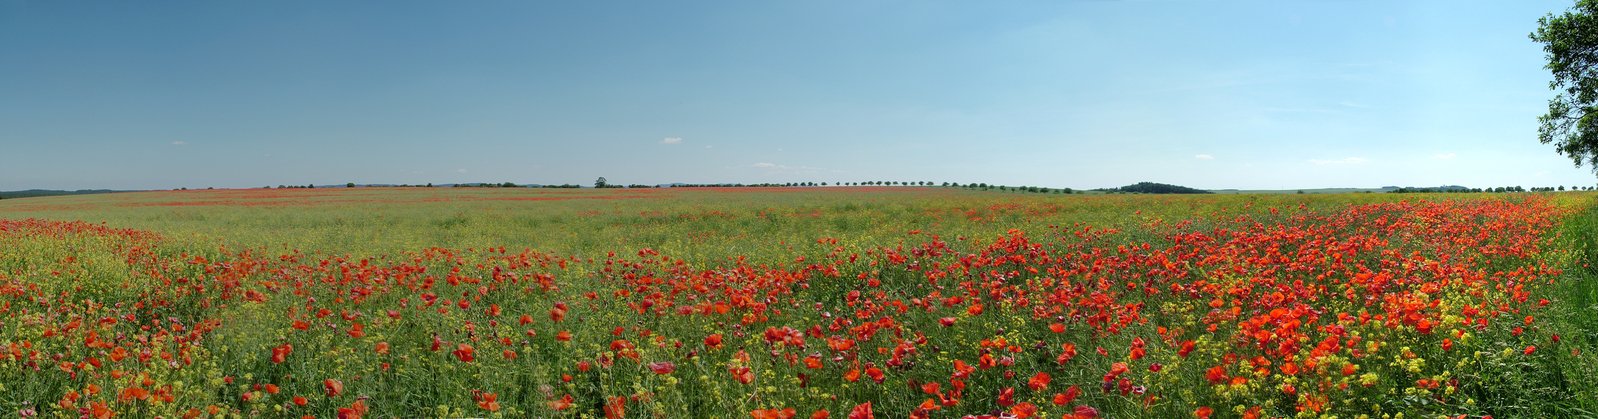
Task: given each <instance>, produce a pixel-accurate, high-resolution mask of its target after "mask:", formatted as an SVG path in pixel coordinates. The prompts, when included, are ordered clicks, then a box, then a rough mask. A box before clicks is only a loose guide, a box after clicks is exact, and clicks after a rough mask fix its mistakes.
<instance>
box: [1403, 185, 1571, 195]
mask: <svg viewBox="0 0 1598 419" xmlns="http://www.w3.org/2000/svg"><path fill="white" fill-rule="evenodd" d="M1593 189H1594V188H1593V187H1592V186H1571V187H1570V189H1565V186H1564V185H1560V186H1544V187H1533V188H1531V189H1526V188H1522V187H1519V186H1498V187H1493V188H1465V187H1451V188H1398V189H1393V190H1390V191H1387V192H1388V193H1505V192H1527V191H1530V192H1564V191H1566V190H1570V191H1590V190H1593Z"/></svg>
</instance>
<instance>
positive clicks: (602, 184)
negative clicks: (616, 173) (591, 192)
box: [594, 176, 610, 188]
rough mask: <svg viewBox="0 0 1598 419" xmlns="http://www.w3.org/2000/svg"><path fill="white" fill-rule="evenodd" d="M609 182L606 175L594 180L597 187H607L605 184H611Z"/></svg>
mask: <svg viewBox="0 0 1598 419" xmlns="http://www.w3.org/2000/svg"><path fill="white" fill-rule="evenodd" d="M609 184H610V183H609V182H607V181H605V177H604V176H600V177H599V179H596V180H594V187H595V188H603V187H605V185H609Z"/></svg>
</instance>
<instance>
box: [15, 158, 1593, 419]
mask: <svg viewBox="0 0 1598 419" xmlns="http://www.w3.org/2000/svg"><path fill="white" fill-rule="evenodd" d="M796 189H797V190H757V189H750V190H730V191H706V190H684V191H670V190H637V191H634V190H615V191H592V190H581V191H536V190H493V191H487V190H444V188H438V189H431V188H407V189H401V188H393V189H391V190H382V189H377V188H373V189H370V190H367V189H363V188H356V189H352V190H287V191H285V190H233V191H182V192H177V191H174V192H150V193H127V194H110V195H101V196H73V197H52V198H30V199H18V200H6V201H0V409H4V411H3V412H0V414H4V415H8V416H9V415H13V414H14V415H18V416H21V417H50V418H56V417H95V418H105V417H166V418H195V417H317V418H334V417H339V418H349V417H385V418H386V417H407V418H409V417H513V418H519V417H540V418H544V417H607V418H618V417H633V418H679V417H721V418H745V417H749V418H756V419H760V418H829V417H830V418H851V419H853V418H872V417H880V418H899V417H913V418H962V417H1007V418H1034V417H1037V418H1092V417H1116V418H1119V417H1198V418H1209V417H1214V418H1222V417H1249V418H1265V417H1272V418H1274V417H1345V418H1352V417H1372V418H1392V417H1450V418H1453V417H1465V418H1478V417H1488V416H1491V417H1551V416H1584V415H1593V414H1594V412H1598V410H1593V409H1594V408H1595V406H1598V402H1595V399H1598V395H1595V394H1594V391H1593V390H1592V383H1594V382H1595V381H1593V380H1594V379H1598V372H1595V368H1598V367H1595V364H1598V362H1595V361H1598V360H1595V359H1593V357H1594V354H1591V353H1589V352H1590V347H1591V344H1592V342H1594V341H1595V336H1598V329H1595V328H1594V325H1595V321H1594V319H1595V317H1594V316H1595V315H1594V314H1592V310H1591V309H1590V308H1591V307H1593V305H1594V304H1595V303H1598V301H1595V299H1598V294H1595V292H1594V291H1593V289H1592V288H1593V287H1592V282H1591V281H1593V278H1594V276H1593V270H1592V268H1591V267H1590V266H1589V264H1588V260H1589V256H1590V255H1591V254H1590V253H1589V252H1592V251H1594V250H1592V249H1598V239H1594V238H1593V235H1594V231H1595V229H1598V210H1595V209H1594V207H1593V203H1594V202H1593V195H1589V194H1579V193H1569V194H1563V193H1562V194H1552V193H1550V194H1512V195H1471V194H1448V195H1405V196H1398V195H1386V194H1345V195H1308V196H1306V195H1276V196H1247V195H1229V196H1187V197H1172V196H1121V195H1116V196H1082V195H1060V196H1033V195H1025V194H1018V193H1002V192H982V191H963V190H954V189H943V188H878V189H871V188H796Z"/></svg>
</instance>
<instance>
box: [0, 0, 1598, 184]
mask: <svg viewBox="0 0 1598 419" xmlns="http://www.w3.org/2000/svg"><path fill="white" fill-rule="evenodd" d="M1570 4H1571V2H1570V1H1568V0H1564V1H1542V0H1538V1H1526V0H1514V1H1510V0H1504V1H1480V2H1476V1H1472V2H1464V3H1460V2H1453V1H1402V2H1394V1H1377V0H1351V1H1197V0H1171V1H1038V2H1024V1H1011V2H997V3H995V2H979V1H920V0H914V1H870V0H868V1H855V0H850V1H792V2H765V1H741V0H740V1H724V2H666V1H639V2H619V1H469V2H444V1H437V2H404V1H399V2H391V1H384V2H354V1H341V2H325V1H271V2H237V1H194V2H164V1H158V2H130V1H99V2H89V1H21V0H0V190H16V189H28V188H51V189H80V188H112V189H146V188H150V189H162V188H176V187H189V188H200V187H218V188H222V187H259V186H267V185H279V184H300V185H303V184H308V183H315V184H331V183H338V184H341V183H344V182H357V183H427V182H433V183H454V182H479V181H481V182H506V181H509V182H516V183H578V184H591V183H592V182H593V180H594V179H595V178H596V177H599V176H605V177H607V178H608V179H609V180H610V181H611V182H613V183H648V184H654V183H667V182H692V183H699V182H743V183H755V182H789V181H814V182H838V181H844V182H853V181H870V180H898V181H921V180H926V181H933V182H961V183H967V182H985V183H992V184H1007V185H1035V186H1049V187H1073V188H1097V187H1109V186H1120V185H1124V184H1129V183H1133V182H1138V181H1155V182H1165V183H1175V184H1181V185H1186V186H1192V187H1199V188H1209V189H1222V188H1237V189H1297V188H1320V187H1378V186H1383V185H1407V186H1434V185H1442V184H1460V185H1466V186H1473V187H1492V186H1512V185H1521V186H1525V187H1533V186H1554V185H1592V184H1594V183H1595V177H1594V175H1593V173H1592V172H1591V171H1590V170H1589V168H1576V167H1574V166H1573V164H1572V162H1571V161H1570V160H1569V159H1567V158H1565V157H1563V156H1560V155H1558V154H1556V153H1555V151H1554V148H1553V146H1552V145H1544V144H1540V143H1538V142H1537V140H1536V128H1537V127H1536V117H1537V116H1538V115H1539V114H1540V113H1541V111H1543V110H1544V108H1545V106H1546V102H1547V100H1548V99H1549V98H1550V97H1552V95H1553V93H1552V92H1551V91H1549V90H1548V85H1547V83H1548V81H1549V80H1550V79H1551V77H1550V76H1549V74H1548V72H1547V71H1546V70H1544V69H1543V68H1542V66H1543V64H1544V59H1543V54H1542V51H1541V49H1540V45H1538V44H1536V43H1534V42H1532V41H1530V40H1529V39H1527V37H1526V35H1527V33H1529V32H1531V31H1532V29H1533V28H1535V26H1536V21H1537V18H1538V17H1540V16H1542V15H1544V14H1546V13H1549V12H1554V11H1562V10H1564V9H1566V8H1567V7H1569V5H1570Z"/></svg>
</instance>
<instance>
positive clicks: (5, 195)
mask: <svg viewBox="0 0 1598 419" xmlns="http://www.w3.org/2000/svg"><path fill="white" fill-rule="evenodd" d="M111 192H118V191H113V190H110V189H79V190H75V191H58V190H51V189H29V190H26V191H10V192H0V199H12V198H34V197H40V196H58V195H88V194H97V193H111Z"/></svg>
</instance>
